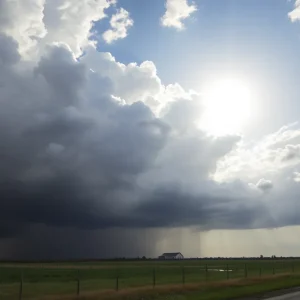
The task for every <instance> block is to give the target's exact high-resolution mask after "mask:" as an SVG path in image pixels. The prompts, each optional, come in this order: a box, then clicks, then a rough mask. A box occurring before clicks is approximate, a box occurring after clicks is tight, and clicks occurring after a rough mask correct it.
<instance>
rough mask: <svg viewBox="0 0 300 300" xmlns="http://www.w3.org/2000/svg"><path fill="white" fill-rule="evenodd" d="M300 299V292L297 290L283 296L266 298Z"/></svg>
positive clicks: (277, 299) (280, 299)
mask: <svg viewBox="0 0 300 300" xmlns="http://www.w3.org/2000/svg"><path fill="white" fill-rule="evenodd" d="M299 299H300V292H295V293H291V294H287V295H283V296H278V297H273V298H268V299H266V300H299Z"/></svg>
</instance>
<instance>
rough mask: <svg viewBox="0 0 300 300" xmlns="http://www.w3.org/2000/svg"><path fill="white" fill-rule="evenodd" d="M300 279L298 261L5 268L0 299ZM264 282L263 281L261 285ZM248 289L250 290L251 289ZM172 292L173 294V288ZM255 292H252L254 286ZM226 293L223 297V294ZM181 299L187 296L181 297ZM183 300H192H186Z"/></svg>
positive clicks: (299, 281)
mask: <svg viewBox="0 0 300 300" xmlns="http://www.w3.org/2000/svg"><path fill="white" fill-rule="evenodd" d="M297 273H300V261H299V260H290V261H289V260H282V261H281V260H278V259H277V260H274V261H271V260H253V261H249V260H246V261H241V260H209V261H203V260H184V261H150V260H146V261H142V260H140V261H120V262H94V263H93V262H84V263H79V262H78V263H48V264H5V263H2V264H0V299H19V294H20V289H21V285H22V298H23V299H32V298H36V299H38V298H42V297H45V296H58V295H60V296H63V295H69V296H76V295H77V291H78V289H79V292H80V295H86V294H91V295H92V294H95V293H98V292H101V293H106V292H107V293H110V292H114V293H116V292H115V290H116V289H118V294H119V295H122V292H123V293H124V292H126V291H130V290H139V289H141V288H142V289H145V290H147V289H151V290H154V291H157V290H159V289H164V288H165V287H166V288H167V287H172V289H173V288H175V289H176V288H180V289H182V288H183V287H188V286H190V287H193V286H194V287H195V286H197V287H198V285H201V286H206V287H207V288H208V287H209V285H211V284H215V283H222V284H221V287H222V286H223V285H224V282H225V283H226V282H228V284H229V283H233V282H236V280H238V279H239V280H240V279H243V280H244V281H245V280H246V281H247V282H250V281H251V278H256V279H257V280H258V281H259V282H255V283H256V285H257V284H258V285H259V284H260V281H261V282H265V278H268V280H270V279H272V278H273V281H274V280H275V281H276V280H278V276H279V275H287V274H290V275H293V276H288V279H287V277H284V278H285V281H287V283H286V286H290V285H292V286H294V285H300V279H299V278H298V276H297ZM260 278H261V280H259V279H260ZM273 281H272V282H273ZM294 281H295V282H294ZM21 282H22V284H21ZM239 282H241V281H239ZM268 282H269V281H268ZM282 282H284V280H279V281H278V283H280V284H282ZM229 285H230V284H229ZM250 286H251V285H250ZM218 288H219V287H218ZM243 288H244V289H245V288H247V284H245V286H244V287H243ZM260 288H261V286H260ZM167 289H168V292H169V293H171V291H170V290H169V288H167ZM233 289H234V290H235V291H237V290H241V289H237V288H236V287H235V288H233ZM251 289H253V285H252V288H251ZM227 290H228V286H227ZM194 293H197V292H194ZM205 293H206V295H207V297H208V294H209V293H216V288H214V289H213V290H212V291H209V289H207V290H206V291H205ZM222 293H223V294H224V291H223V292H222ZM231 293H232V292H231ZM103 295H104V294H103ZM190 296H191V294H190ZM103 297H104V296H102V297H101V298H99V299H102V298H103ZM176 297H179V296H178V295H177V296H176ZM180 297H183V296H182V295H181V296H180ZM184 297H187V296H186V295H185V296H184ZM103 299H104V298H103ZM126 299H131V298H126ZM197 299H198V298H197ZM199 299H202V298H199ZM203 299H210V298H203ZM211 299H221V298H211ZM222 299H223V298H222ZM224 299H225V298H224Z"/></svg>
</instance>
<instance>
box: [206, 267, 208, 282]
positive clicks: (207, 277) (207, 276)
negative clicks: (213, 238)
mask: <svg viewBox="0 0 300 300" xmlns="http://www.w3.org/2000/svg"><path fill="white" fill-rule="evenodd" d="M205 281H208V268H207V264H206V265H205Z"/></svg>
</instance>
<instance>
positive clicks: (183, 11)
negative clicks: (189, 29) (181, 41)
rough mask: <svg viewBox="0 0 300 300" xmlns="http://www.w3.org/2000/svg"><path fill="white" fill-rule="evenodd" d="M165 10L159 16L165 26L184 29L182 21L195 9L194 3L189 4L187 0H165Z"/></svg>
mask: <svg viewBox="0 0 300 300" xmlns="http://www.w3.org/2000/svg"><path fill="white" fill-rule="evenodd" d="M165 6H166V12H165V14H164V15H163V17H162V18H161V23H162V25H163V26H165V27H174V28H176V29H179V30H181V29H184V24H183V21H184V20H185V19H187V18H188V17H190V16H191V14H192V13H193V12H195V11H196V10H197V6H196V5H195V4H189V3H188V0H166V5H165Z"/></svg>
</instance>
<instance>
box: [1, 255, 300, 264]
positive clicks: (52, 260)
mask: <svg viewBox="0 0 300 300" xmlns="http://www.w3.org/2000/svg"><path fill="white" fill-rule="evenodd" d="M299 259H300V257H296V256H275V255H272V256H270V257H267V256H262V255H261V256H259V257H201V258H200V257H191V258H184V259H181V260H180V261H183V260H200V261H201V260H203V261H207V260H214V261H216V260H299ZM145 260H147V261H162V260H161V259H159V258H147V257H145V256H142V257H136V258H132V257H116V258H108V259H102V258H94V259H91V258H90V259H86V258H82V259H70V260H54V259H49V260H0V263H89V262H90V263H92V262H114V261H145ZM163 261H166V260H163ZM167 261H168V260H167Z"/></svg>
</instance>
